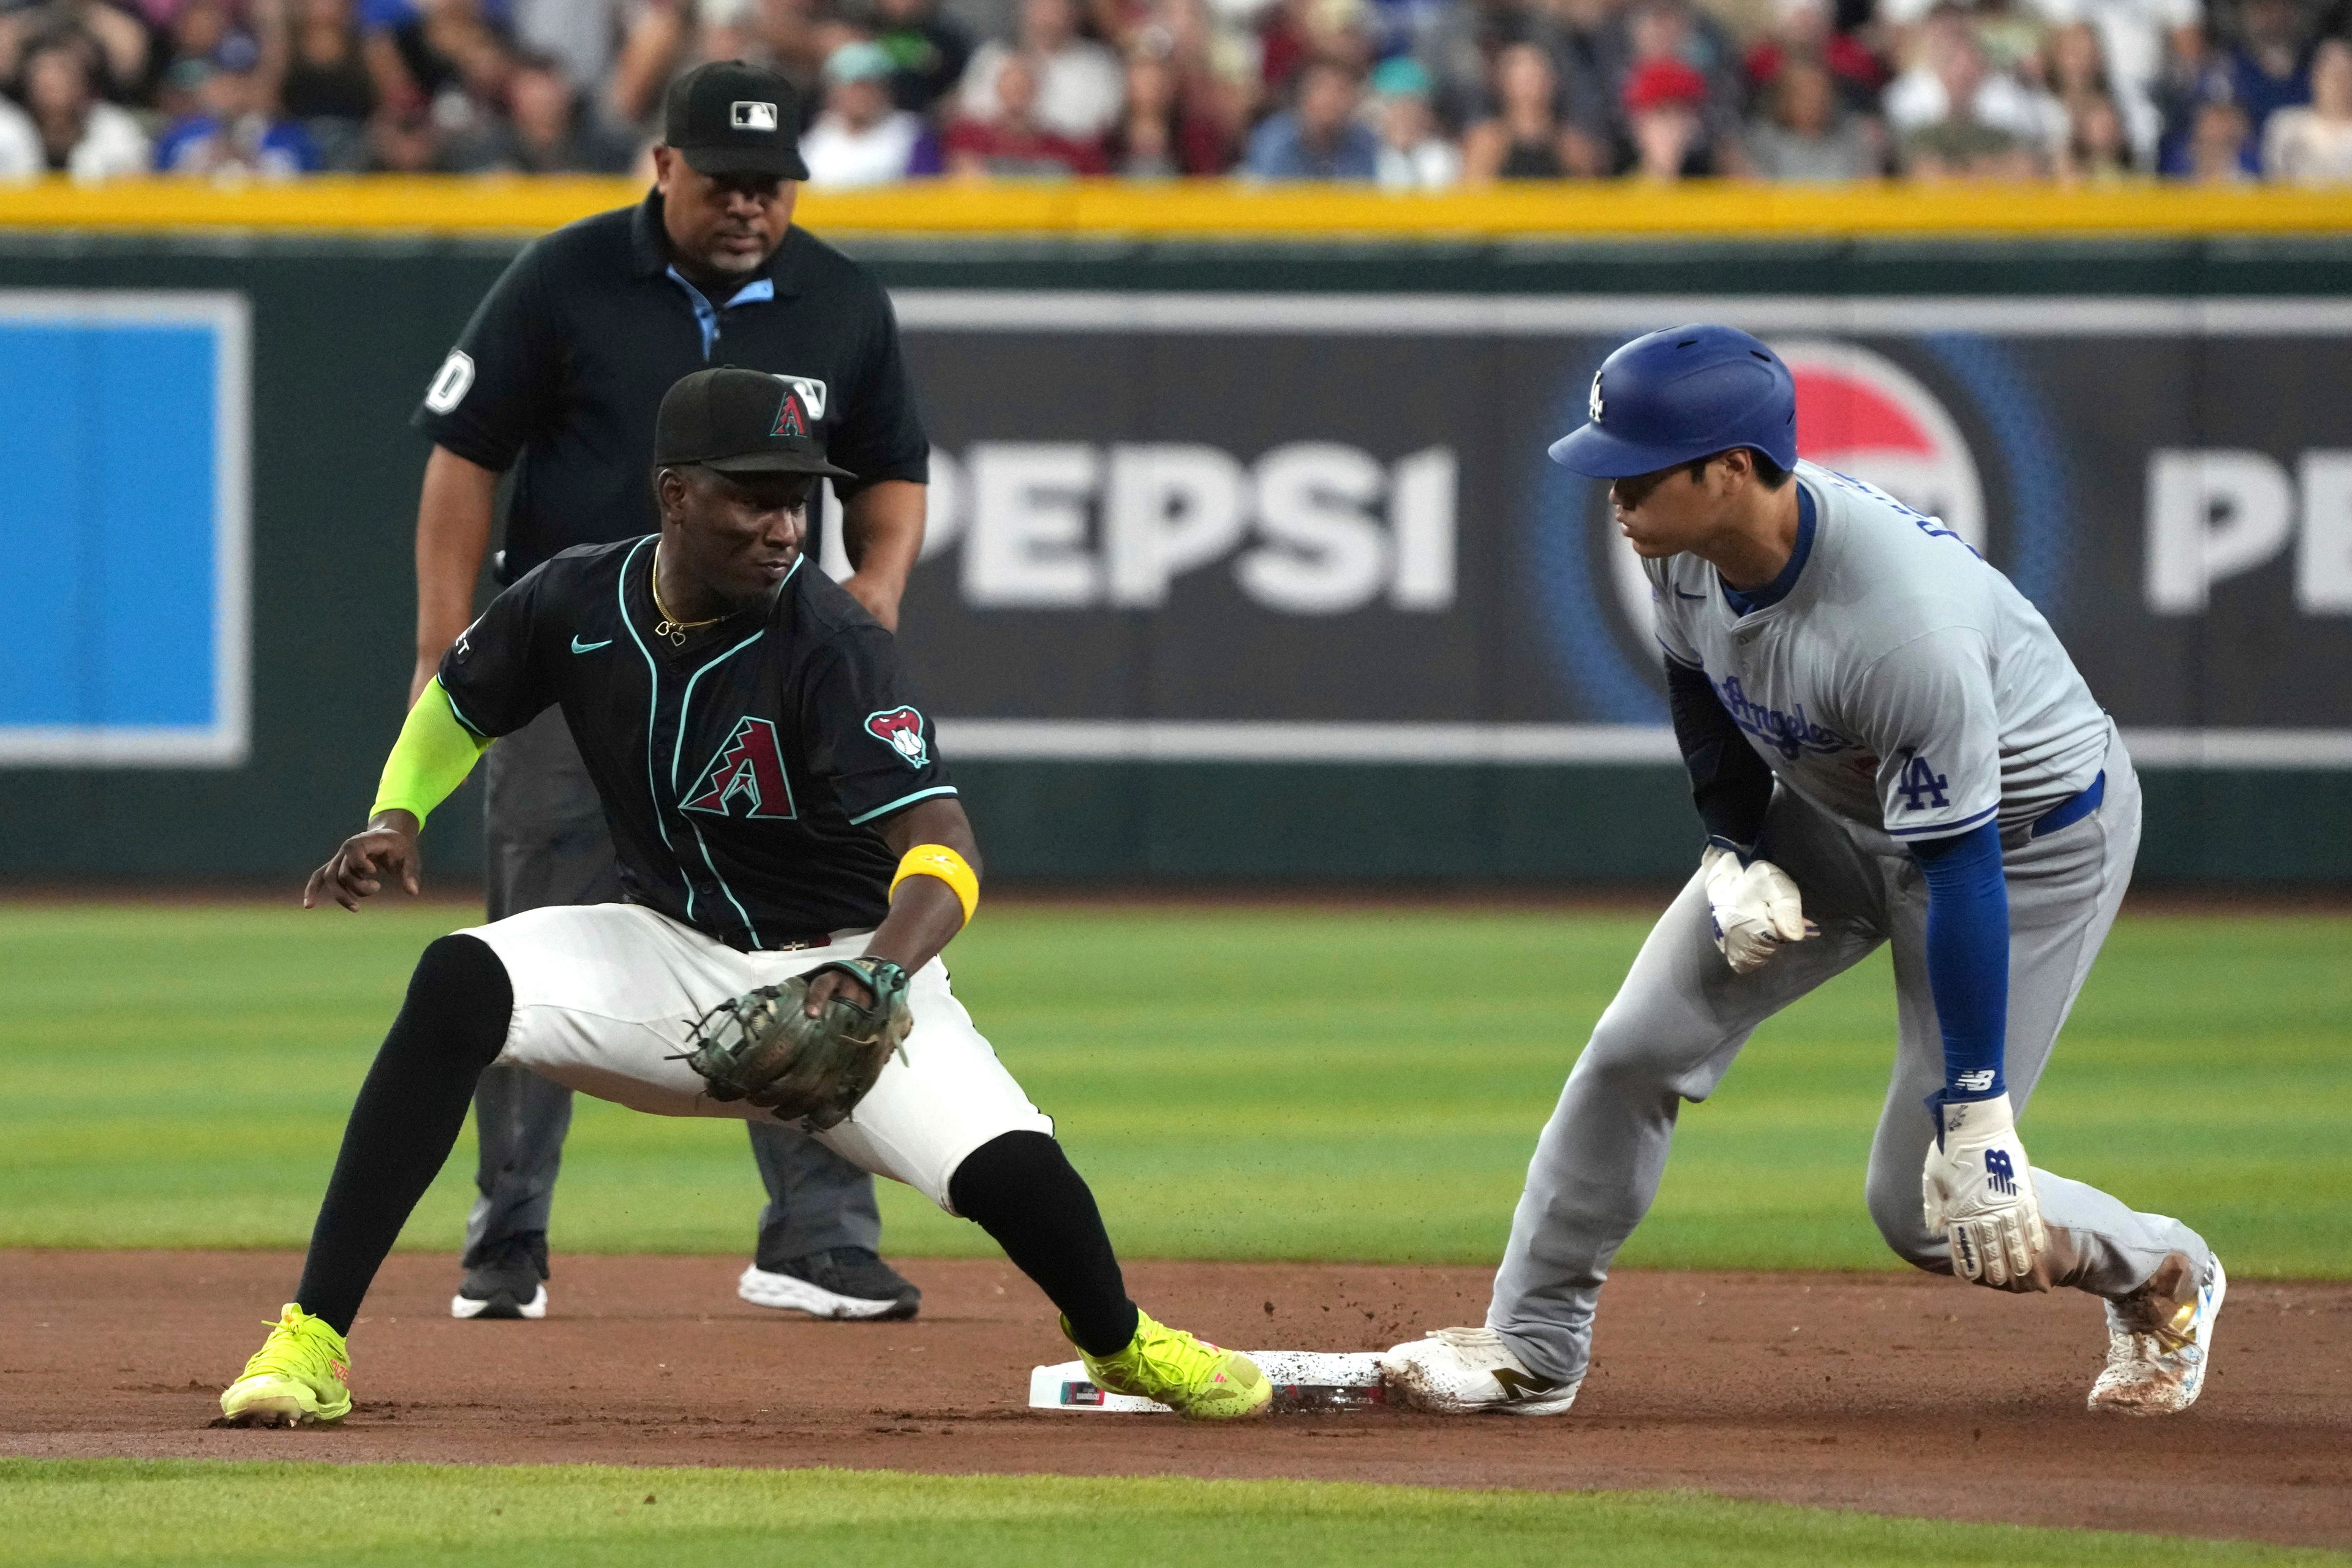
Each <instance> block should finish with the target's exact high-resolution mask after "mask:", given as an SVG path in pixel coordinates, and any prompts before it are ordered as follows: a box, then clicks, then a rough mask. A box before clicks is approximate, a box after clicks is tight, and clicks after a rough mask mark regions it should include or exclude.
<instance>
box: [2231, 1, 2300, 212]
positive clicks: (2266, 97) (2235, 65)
mask: <svg viewBox="0 0 2352 1568" xmlns="http://www.w3.org/2000/svg"><path fill="white" fill-rule="evenodd" d="M2305 37H2306V19H2305V16H2304V12H2303V9H2302V7H2301V6H2300V5H2297V4H2296V3H2295V0H2245V3H2244V4H2243V5H2241V6H2240V7H2239V9H2238V41H2237V44H2236V46H2235V47H2232V48H2231V50H2230V52H2229V53H2228V55H2227V56H2225V57H2224V58H2222V59H2221V60H2220V61H2218V62H2217V63H2216V66H2215V68H2213V69H2212V70H2210V71H2209V72H2208V73H2207V81H2206V91H2207V94H2208V95H2209V96H2210V97H2213V98H2226V99H2228V100H2230V101H2231V103H2234V104H2236V105H2237V106H2238V107H2239V108H2240V109H2242V110H2245V117H2246V123H2247V129H2248V130H2249V132H2251V135H2250V136H2249V139H2248V151H2247V154H2246V159H2247V162H2246V169H2247V172H2248V173H2249V174H2251V173H2252V172H2253V170H2254V163H2253V156H2254V155H2253V152H2252V148H2253V147H2254V146H2255V145H2258V144H2259V142H2258V139H2259V138H2260V137H2261V135H2262V133H2263V123H2264V122H2265V121H2268V120H2269V119H2270V117H2271V114H2272V111H2273V110H2280V109H2292V108H2294V107H2296V106H2297V105H2300V104H2305V103H2308V102H2310V101H2311V73H2310V69H2309V62H2308V60H2307V59H2306V58H2305V53H2304V46H2305Z"/></svg>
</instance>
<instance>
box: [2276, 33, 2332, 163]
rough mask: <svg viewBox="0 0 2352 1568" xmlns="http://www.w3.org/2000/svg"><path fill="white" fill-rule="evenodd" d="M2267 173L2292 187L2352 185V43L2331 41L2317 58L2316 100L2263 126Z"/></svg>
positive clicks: (2314, 70) (2313, 61)
mask: <svg viewBox="0 0 2352 1568" xmlns="http://www.w3.org/2000/svg"><path fill="white" fill-rule="evenodd" d="M2263 176H2264V177H2265V178H2267V179H2272V180H2277V181H2279V182H2281V183H2283V184H2290V185H2341V184H2352V44H2347V43H2346V42H2345V41H2344V40H2343V39H2341V38H2329V39H2327V40H2326V41H2325V42H2323V43H2322V44H2321V45H2320V46H2319V47H2318V48H2316V49H2315V50H2313V51H2312V56H2311V102H2310V104H2309V106H2308V107H2296V108H2290V109H2281V110H2276V111H2275V112H2273V114H2272V115H2271V118H2270V122H2269V123H2268V124H2266V125H2264V126H2263Z"/></svg>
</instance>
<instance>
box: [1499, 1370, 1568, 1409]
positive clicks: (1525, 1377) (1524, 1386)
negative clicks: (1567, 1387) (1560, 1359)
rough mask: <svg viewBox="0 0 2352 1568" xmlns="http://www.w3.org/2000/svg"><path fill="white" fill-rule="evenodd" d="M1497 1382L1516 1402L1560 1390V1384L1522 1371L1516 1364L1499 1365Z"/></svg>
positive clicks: (1541, 1396) (1537, 1397)
mask: <svg viewBox="0 0 2352 1568" xmlns="http://www.w3.org/2000/svg"><path fill="white" fill-rule="evenodd" d="M1493 1375H1494V1379H1495V1384H1496V1387H1498V1388H1500V1389H1501V1390H1502V1391H1503V1393H1504V1394H1506V1395H1507V1397H1508V1398H1509V1399H1510V1400H1511V1401H1512V1402H1513V1403H1514V1404H1516V1403H1517V1402H1518V1401H1519V1400H1522V1399H1542V1398H1545V1397H1547V1396H1549V1395H1550V1394H1558V1393H1559V1384H1557V1383H1554V1382H1553V1381H1552V1380H1551V1379H1549V1378H1548V1377H1538V1376H1537V1375H1536V1374H1535V1373H1531V1372H1521V1371H1520V1370H1519V1369H1518V1368H1517V1367H1515V1366H1498V1367H1496V1369H1495V1371H1494V1373H1493Z"/></svg>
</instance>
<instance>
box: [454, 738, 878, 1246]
mask: <svg viewBox="0 0 2352 1568" xmlns="http://www.w3.org/2000/svg"><path fill="white" fill-rule="evenodd" d="M483 762H484V767H485V769H486V771H487V779H486V782H487V786H488V800H487V802H486V803H485V815H486V817H487V819H488V838H489V914H490V919H492V920H494V921H499V920H504V919H505V918H506V917H507V916H509V915H514V914H520V913H521V912H522V911H523V910H536V909H541V908H544V907H545V906H547V905H550V904H608V903H615V902H618V901H619V900H620V899H621V883H620V871H619V868H618V867H617V866H616V865H615V864H614V856H613V837H612V833H611V830H610V829H608V828H607V827H606V826H605V825H604V807H603V805H600V804H599V803H598V801H597V799H596V788H595V785H594V784H592V783H590V781H589V778H588V769H587V766H586V764H585V763H583V762H582V761H581V760H580V750H579V748H578V747H577V746H575V745H574V744H573V743H572V731H571V729H570V727H569V726H568V725H566V724H565V723H564V721H563V715H562V713H560V712H558V711H556V710H549V711H547V712H545V713H542V714H541V715H540V716H539V717H538V718H537V719H535V720H533V721H531V722H530V724H528V725H526V726H525V727H524V728H522V729H521V730H519V731H516V732H515V733H514V734H511V735H509V736H507V737H506V738H505V739H504V740H502V741H500V742H499V743H498V744H497V745H495V746H492V747H491V748H490V751H489V755H488V757H486V758H485V759H484V760H483ZM474 1122H475V1131H476V1135H477V1137H478V1139H479V1141H480V1146H481V1161H480V1164H479V1165H478V1167H477V1169H476V1171H475V1173H474V1184H475V1186H476V1187H477V1188H478V1189H479V1190H480V1193H481V1195H480V1196H479V1197H478V1198H477V1199H476V1200H475V1203H474V1208H473V1213H472V1214H471V1215H468V1216H467V1220H466V1262H467V1266H468V1267H471V1266H472V1265H473V1264H474V1263H476V1262H478V1261H480V1260H481V1259H482V1258H485V1257H488V1256H490V1255H492V1254H494V1253H495V1252H496V1250H497V1249H498V1247H499V1246H500V1245H501V1244H502V1243H504V1242H505V1241H506V1240H507V1239H508V1238H509V1237H514V1236H518V1235H524V1234H528V1233H530V1232H532V1231H541V1232H543V1231H545V1230H546V1229H547V1220H548V1214H549V1210H550V1209H551V1206H552V1205H553V1202H554V1196H555V1175H556V1172H557V1170H558V1169H559V1168H560V1167H561V1166H562V1162H563V1135H564V1133H565V1132H566V1131H569V1130H570V1128H571V1126H572V1091H571V1090H570V1089H566V1088H564V1087H563V1086H562V1084H558V1083H553V1082H551V1081H549V1080H548V1079H543V1078H541V1077H540V1076H539V1075H538V1074H537V1073H534V1072H531V1071H530V1070H529V1069H527V1068H519V1067H493V1068H489V1069H488V1071H486V1072H484V1073H483V1074H482V1080H481V1083H480V1084H479V1085H478V1087H477V1088H476V1089H475V1090H474ZM744 1126H745V1127H746V1128H748V1129H749V1130H750V1131H751V1157H752V1160H753V1161H754V1162H755V1163H757V1164H758V1165H759V1167H760V1180H761V1183H762V1184H765V1185H766V1187H767V1189H768V1205H767V1207H766V1208H764V1209H762V1210H761V1213H760V1232H759V1239H758V1243H757V1249H756V1252H755V1254H754V1256H755V1258H756V1259H757V1261H758V1262H759V1264H760V1266H761V1268H770V1269H772V1268H777V1267H779V1266H780V1265H782V1264H783V1263H785V1262H788V1261H790V1260H791V1259H793V1258H805V1257H807V1256H808V1255H809V1254H810V1253H812V1252H823V1251H826V1250H828V1249H830V1248H832V1247H866V1248H868V1249H869V1250H871V1249H877V1248H878V1247H879V1246H880V1244H881V1240H882V1216H881V1214H880V1212H879V1211H878V1210H877V1208H876V1207H875V1204H874V1178H873V1177H872V1176H869V1175H867V1174H866V1173H865V1172H864V1171H861V1170H859V1169H858V1168H857V1167H856V1166H855V1165H853V1164H851V1163H849V1162H848V1161H846V1160H845V1159H843V1158H842V1157H841V1156H840V1155H838V1154H836V1153H835V1152H833V1151H832V1150H830V1149H828V1148H826V1147H825V1146H824V1144H822V1143H819V1142H816V1141H815V1140H814V1139H813V1138H810V1137H808V1136H807V1135H806V1134H804V1133H803V1132H801V1131H799V1130H798V1129H796V1128H791V1127H786V1126H784V1125H782V1123H777V1122H758V1121H747V1122H745V1123H744Z"/></svg>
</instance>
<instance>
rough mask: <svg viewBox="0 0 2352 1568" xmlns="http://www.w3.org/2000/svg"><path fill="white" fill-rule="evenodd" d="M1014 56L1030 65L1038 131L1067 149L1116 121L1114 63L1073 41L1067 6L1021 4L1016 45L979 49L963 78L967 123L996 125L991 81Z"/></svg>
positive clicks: (1060, 2)
mask: <svg viewBox="0 0 2352 1568" xmlns="http://www.w3.org/2000/svg"><path fill="white" fill-rule="evenodd" d="M1016 55H1019V56H1023V57H1025V58H1027V59H1028V60H1029V62H1030V71H1031V77H1032V79H1033V80H1034V82H1035V84H1036V110H1035V118H1036V123H1037V127H1038V129H1040V130H1042V131H1047V132H1053V133H1054V134H1055V135H1056V136H1059V137H1062V138H1064V139H1066V140H1067V141H1069V142H1073V143H1080V142H1097V141H1099V140H1100V138H1102V137H1103V136H1104V135H1105V134H1107V133H1108V132H1109V130H1110V128H1111V126H1112V125H1113V124H1114V123H1115V122H1116V121H1118V110H1119V99H1120V97H1121V95H1122V94H1123V92H1124V91H1125V88H1126V80H1127V72H1126V70H1125V69H1124V68H1122V67H1121V66H1120V64H1119V59H1118V56H1117V55H1114V54H1113V53H1111V52H1110V50H1108V49H1107V48H1105V47H1103V46H1102V45H1100V44H1097V43H1094V42H1091V41H1089V40H1087V39H1085V38H1081V37H1078V36H1077V12H1076V8H1075V6H1074V5H1073V4H1072V0H1022V5H1021V28H1020V32H1019V34H1018V37H1017V42H1016V43H1014V44H1011V45H1007V44H1003V43H1000V42H996V41H994V40H992V41H990V42H988V43H985V44H982V46H981V47H980V48H979V50H978V51H977V52H976V53H974V54H973V56H972V57H971V67H970V68H968V69H967V70H966V71H965V72H964V79H963V89H962V92H961V99H962V105H961V107H962V111H963V114H964V117H965V119H966V121H971V122H977V123H980V124H988V123H990V122H992V121H995V120H996V119H998V117H999V113H998V111H999V102H998V100H999V97H1000V89H999V88H998V86H997V81H996V79H997V75H998V73H999V72H1001V71H1002V70H1003V68H1004V67H1005V65H1006V64H1007V62H1009V61H1010V60H1012V59H1013V58H1014V56H1016Z"/></svg>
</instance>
